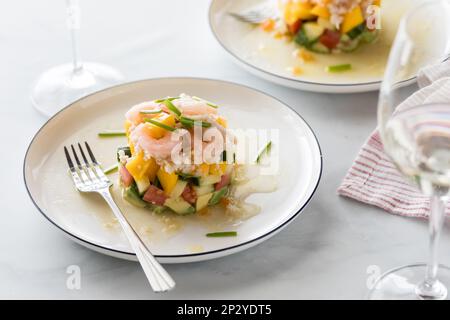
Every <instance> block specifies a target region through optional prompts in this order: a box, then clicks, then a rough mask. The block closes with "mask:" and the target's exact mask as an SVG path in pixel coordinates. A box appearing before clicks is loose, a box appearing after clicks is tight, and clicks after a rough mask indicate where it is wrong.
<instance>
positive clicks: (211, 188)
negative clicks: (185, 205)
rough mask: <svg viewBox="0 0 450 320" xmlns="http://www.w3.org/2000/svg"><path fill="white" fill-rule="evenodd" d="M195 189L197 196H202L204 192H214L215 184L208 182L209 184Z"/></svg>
mask: <svg viewBox="0 0 450 320" xmlns="http://www.w3.org/2000/svg"><path fill="white" fill-rule="evenodd" d="M194 191H195V194H196V195H197V196H202V195H204V194H207V193H212V192H214V185H212V184H207V185H205V186H201V187H194Z"/></svg>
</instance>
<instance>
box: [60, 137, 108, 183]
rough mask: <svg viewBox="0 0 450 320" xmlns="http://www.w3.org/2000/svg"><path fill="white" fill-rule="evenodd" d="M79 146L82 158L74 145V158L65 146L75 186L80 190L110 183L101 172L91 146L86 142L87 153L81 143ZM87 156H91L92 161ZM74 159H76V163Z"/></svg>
mask: <svg viewBox="0 0 450 320" xmlns="http://www.w3.org/2000/svg"><path fill="white" fill-rule="evenodd" d="M77 145H78V149H79V154H80V155H81V158H80V157H79V156H78V153H77V150H76V148H75V147H74V146H73V144H71V145H70V150H71V151H72V156H73V157H72V156H71V154H70V152H69V149H68V148H67V147H66V146H64V154H65V155H66V159H67V164H68V165H69V170H70V172H71V174H72V178H73V180H74V182H75V186H76V187H77V188H78V189H80V188H82V187H85V186H88V185H94V184H96V183H108V182H109V180H108V178H107V177H106V175H105V174H104V173H103V171H102V170H101V168H100V166H99V163H98V162H97V160H96V159H95V156H94V154H93V152H92V149H91V147H90V146H89V144H88V143H87V142H84V145H85V148H86V150H87V153H86V152H85V151H84V149H83V147H82V145H81V144H80V143H77ZM86 154H88V155H89V158H90V159H88V158H87V156H86ZM72 159H75V162H74V161H73V160H72ZM80 159H82V161H83V162H81V160H80Z"/></svg>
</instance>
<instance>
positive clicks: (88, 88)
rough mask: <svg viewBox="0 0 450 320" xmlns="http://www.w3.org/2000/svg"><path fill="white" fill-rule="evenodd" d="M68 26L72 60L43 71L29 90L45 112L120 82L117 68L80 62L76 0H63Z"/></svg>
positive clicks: (120, 75)
mask: <svg viewBox="0 0 450 320" xmlns="http://www.w3.org/2000/svg"><path fill="white" fill-rule="evenodd" d="M66 5H67V27H68V29H69V30H70V34H71V40H72V55H73V61H72V63H68V64H63V65H59V66H55V67H53V68H51V69H49V70H47V71H46V72H44V73H43V74H42V75H41V76H40V77H39V78H38V79H37V81H36V83H35V85H34V87H33V88H32V92H31V103H32V104H33V106H34V107H35V108H36V109H37V110H38V111H40V112H41V113H43V114H44V115H46V116H52V115H54V114H55V113H56V112H58V111H59V110H60V109H61V108H63V107H65V106H67V105H68V104H70V103H72V102H74V101H75V100H77V99H79V98H82V97H83V96H86V95H88V94H90V93H92V92H95V91H98V90H101V89H104V88H107V87H110V86H112V85H115V84H118V83H121V82H123V80H124V77H123V75H122V74H121V73H120V72H119V71H117V70H116V69H114V68H112V67H110V66H107V65H104V64H100V63H94V62H82V61H81V58H80V53H79V41H78V37H79V29H80V6H79V3H78V0H66Z"/></svg>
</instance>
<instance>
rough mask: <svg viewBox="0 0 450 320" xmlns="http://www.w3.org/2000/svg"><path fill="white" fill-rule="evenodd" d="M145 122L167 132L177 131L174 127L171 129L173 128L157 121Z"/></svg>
mask: <svg viewBox="0 0 450 320" xmlns="http://www.w3.org/2000/svg"><path fill="white" fill-rule="evenodd" d="M144 121H145V122H150V123H151V124H153V125H155V126H157V127H160V128H163V129H165V130H167V131H175V130H176V129H175V128H173V127H171V126H168V125H166V124H164V123H161V122H158V121H155V120H153V119H148V118H146V119H145V120H144Z"/></svg>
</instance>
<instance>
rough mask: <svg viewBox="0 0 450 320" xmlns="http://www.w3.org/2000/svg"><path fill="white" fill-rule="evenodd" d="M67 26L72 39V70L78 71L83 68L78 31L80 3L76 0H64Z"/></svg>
mask: <svg viewBox="0 0 450 320" xmlns="http://www.w3.org/2000/svg"><path fill="white" fill-rule="evenodd" d="M66 5H67V27H68V28H69V30H70V37H71V41H72V59H73V72H74V73H75V74H76V73H79V72H80V71H81V70H82V69H83V64H82V63H81V59H80V47H79V31H80V5H79V3H78V0H66Z"/></svg>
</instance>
